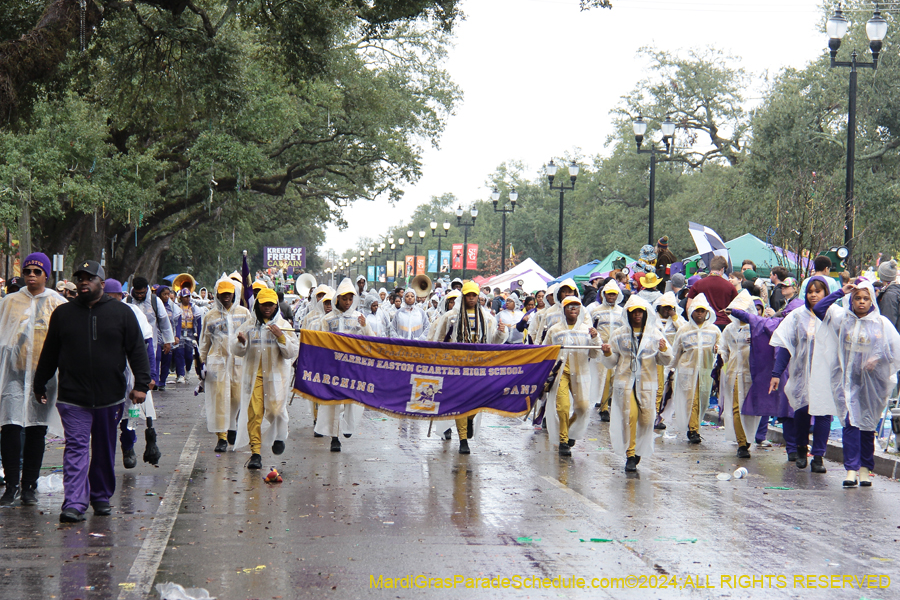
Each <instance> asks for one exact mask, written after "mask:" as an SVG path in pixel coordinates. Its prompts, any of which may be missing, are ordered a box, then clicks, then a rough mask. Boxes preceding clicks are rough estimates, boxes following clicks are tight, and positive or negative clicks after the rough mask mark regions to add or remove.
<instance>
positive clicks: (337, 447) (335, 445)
mask: <svg viewBox="0 0 900 600" xmlns="http://www.w3.org/2000/svg"><path fill="white" fill-rule="evenodd" d="M331 451H332V452H340V451H341V440H339V439H338V438H336V437H333V438H331Z"/></svg>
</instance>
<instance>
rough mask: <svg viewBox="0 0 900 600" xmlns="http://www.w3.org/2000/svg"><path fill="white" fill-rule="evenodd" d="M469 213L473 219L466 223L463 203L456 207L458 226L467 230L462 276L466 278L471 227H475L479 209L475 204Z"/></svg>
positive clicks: (464, 240)
mask: <svg viewBox="0 0 900 600" xmlns="http://www.w3.org/2000/svg"><path fill="white" fill-rule="evenodd" d="M469 214H470V215H471V216H472V220H471V221H469V222H466V223H463V220H462V217H463V209H462V205H460V206H459V208H457V209H456V226H457V227H465V228H466V231H465V234H464V235H463V257H462V278H463V279H465V278H466V260H467V259H468V257H469V227H475V217H477V216H478V209H477V208H475V207H474V206H473V207H472V210H470V211H469Z"/></svg>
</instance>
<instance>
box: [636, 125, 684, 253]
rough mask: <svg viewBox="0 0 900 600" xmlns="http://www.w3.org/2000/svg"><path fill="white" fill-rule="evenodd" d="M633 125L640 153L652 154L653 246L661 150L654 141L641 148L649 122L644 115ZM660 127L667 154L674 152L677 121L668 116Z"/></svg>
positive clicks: (650, 241)
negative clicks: (648, 146)
mask: <svg viewBox="0 0 900 600" xmlns="http://www.w3.org/2000/svg"><path fill="white" fill-rule="evenodd" d="M631 126H632V128H633V129H634V141H635V142H637V152H638V154H649V155H650V218H649V221H650V223H649V225H648V228H647V229H648V233H647V243H648V244H649V245H651V246H655V245H656V242H655V239H654V235H653V221H654V218H655V216H656V153H657V152H659V150H657V149H656V142H653V141H651V142H650V149H649V150H647V149H646V148H641V144H643V142H644V134H645V133H646V132H647V122H646V121H645V120H644V117H642V116H640V115H638V118H637V119H635V120H634V122H633V123H632V124H631ZM660 128H661V129H662V134H663V138H662V141H663V144H665V146H666V150H665V152H666V154H669V153H671V152H672V148H674V147H675V123H674V122H672V119H670V118H669V117H668V116H667V117H666V120H665V121H663V122H662V125H661V126H660Z"/></svg>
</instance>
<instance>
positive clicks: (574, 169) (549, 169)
mask: <svg viewBox="0 0 900 600" xmlns="http://www.w3.org/2000/svg"><path fill="white" fill-rule="evenodd" d="M557 169H558V167H557V166H556V164H555V163H554V162H553V161H552V160H551V161H550V164H548V165H545V166H544V172H545V173H546V174H547V180H548V181H549V182H550V189H551V190H559V257H558V258H557V261H556V276H557V277H559V276H561V275H562V274H563V270H562V268H563V267H562V263H563V201H564V200H565V194H566V190H574V189H575V179H576V178H577V177H578V171H579V167H578V164H576V162H575V161H574V160H573V161H572V162H571V163H570V164H569V179H570V180H571V181H572V183H571V184H570V185H566V184H565V183H558V184H556V185H553V178H554V177H556V170H557Z"/></svg>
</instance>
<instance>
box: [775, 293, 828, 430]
mask: <svg viewBox="0 0 900 600" xmlns="http://www.w3.org/2000/svg"><path fill="white" fill-rule="evenodd" d="M803 302H804V307H803V308H802V309H801V308H797V309H796V310H793V311H791V313H790V314H789V315H788V316H787V317H785V318H784V320H783V321H782V322H781V324H780V325H779V326H778V328H777V329H776V330H775V333H773V334H772V339H771V340H770V341H769V344H770V345H771V346H774V347H776V348H784V349H786V350H787V351H788V352H790V353H791V361H790V362H789V363H788V366H787V372H788V380H787V383H786V384H785V385H784V395H785V396H787V399H788V403H789V404H790V405H791V408H792V409H794V410H795V411H796V410H800V409H801V408H803V407H804V406H808V405H809V402H810V399H811V394H812V391H811V387H812V382H813V381H814V379H815V378H819V379H822V380H823V381H828V377H827V376H826V373H828V372H829V367H828V365H829V361H828V360H826V358H825V356H824V355H822V354H819V355H818V356H816V355H815V352H814V351H815V349H816V339H817V338H818V334H819V330H820V329H821V328H822V322H821V321H819V319H818V317H816V315H815V314H814V313H813V311H812V308H811V307H810V305H809V301H808V300H807V299H806V298H803ZM835 350H836V348H835ZM828 395H829V396H831V392H830V391H829V392H828ZM829 414H833V413H829Z"/></svg>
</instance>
